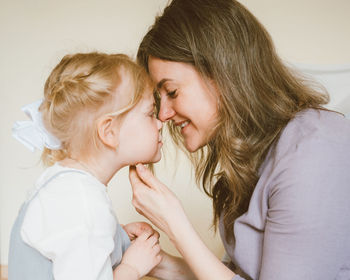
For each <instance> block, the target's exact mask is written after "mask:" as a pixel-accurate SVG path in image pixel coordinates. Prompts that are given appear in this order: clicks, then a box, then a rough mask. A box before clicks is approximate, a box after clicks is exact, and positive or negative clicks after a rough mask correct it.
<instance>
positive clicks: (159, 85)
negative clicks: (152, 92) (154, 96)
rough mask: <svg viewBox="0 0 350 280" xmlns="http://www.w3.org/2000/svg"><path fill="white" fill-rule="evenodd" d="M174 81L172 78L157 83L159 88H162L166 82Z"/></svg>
mask: <svg viewBox="0 0 350 280" xmlns="http://www.w3.org/2000/svg"><path fill="white" fill-rule="evenodd" d="M168 81H172V80H171V79H162V80H161V81H160V82H159V83H158V84H157V89H160V88H161V87H162V86H163V85H164V83H165V82H168Z"/></svg>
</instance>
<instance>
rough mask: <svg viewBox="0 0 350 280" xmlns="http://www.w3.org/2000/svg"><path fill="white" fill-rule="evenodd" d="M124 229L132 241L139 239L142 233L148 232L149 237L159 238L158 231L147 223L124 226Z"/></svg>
mask: <svg viewBox="0 0 350 280" xmlns="http://www.w3.org/2000/svg"><path fill="white" fill-rule="evenodd" d="M122 227H123V229H124V230H125V232H126V233H127V235H128V236H129V238H130V240H131V241H133V240H134V239H136V238H137V237H139V236H140V235H141V234H142V233H144V232H146V233H148V234H149V235H153V234H154V235H155V236H156V238H159V233H158V231H156V230H154V229H153V228H152V226H151V225H150V224H148V223H146V222H134V223H129V224H126V225H122Z"/></svg>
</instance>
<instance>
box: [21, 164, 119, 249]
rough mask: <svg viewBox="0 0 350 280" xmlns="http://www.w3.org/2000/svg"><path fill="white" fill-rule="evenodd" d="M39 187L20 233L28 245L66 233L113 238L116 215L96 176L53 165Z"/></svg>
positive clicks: (29, 202) (30, 201)
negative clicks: (95, 233)
mask: <svg viewBox="0 0 350 280" xmlns="http://www.w3.org/2000/svg"><path fill="white" fill-rule="evenodd" d="M37 184H38V186H37V187H38V190H37V193H36V194H35V195H34V196H33V197H32V198H31V199H30V200H29V201H28V206H27V209H26V213H25V216H24V221H23V225H22V230H21V231H22V237H23V238H24V240H25V241H26V242H27V243H28V244H31V245H33V246H34V244H38V242H39V241H40V242H41V241H42V240H49V239H52V238H53V239H55V240H56V239H57V238H58V239H61V236H63V235H65V234H64V233H65V232H70V233H71V234H74V233H75V232H76V233H78V232H80V234H81V232H88V231H92V232H95V231H101V232H106V233H108V235H110V236H113V234H114V232H115V228H116V224H117V220H116V216H115V215H114V212H113V209H112V205H111V202H110V199H109V198H108V196H107V193H106V190H105V186H104V185H103V184H102V183H100V182H99V181H98V180H97V179H96V178H95V177H93V176H92V175H90V174H89V173H87V172H84V171H80V170H75V169H71V168H66V167H62V166H52V167H49V168H48V169H47V170H45V171H44V173H43V175H42V176H41V178H39V180H38V182H37ZM62 234H63V235H62Z"/></svg>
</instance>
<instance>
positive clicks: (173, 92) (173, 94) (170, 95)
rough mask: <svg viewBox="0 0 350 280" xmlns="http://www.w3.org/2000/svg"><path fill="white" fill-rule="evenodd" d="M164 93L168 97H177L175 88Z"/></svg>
mask: <svg viewBox="0 0 350 280" xmlns="http://www.w3.org/2000/svg"><path fill="white" fill-rule="evenodd" d="M166 95H167V96H169V97H170V98H176V97H177V89H175V90H173V91H169V92H167V94H166Z"/></svg>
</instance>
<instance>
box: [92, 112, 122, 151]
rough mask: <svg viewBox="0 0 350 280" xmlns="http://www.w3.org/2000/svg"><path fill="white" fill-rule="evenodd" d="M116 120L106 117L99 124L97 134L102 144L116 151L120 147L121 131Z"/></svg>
mask: <svg viewBox="0 0 350 280" xmlns="http://www.w3.org/2000/svg"><path fill="white" fill-rule="evenodd" d="M116 121H117V120H116V118H115V117H110V116H105V117H103V118H101V119H100V120H99V121H98V122H97V133H98V137H99V138H100V140H101V142H102V143H103V144H105V145H106V146H108V147H110V148H112V149H114V150H116V149H117V146H118V138H119V130H118V126H117V125H116Z"/></svg>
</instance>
